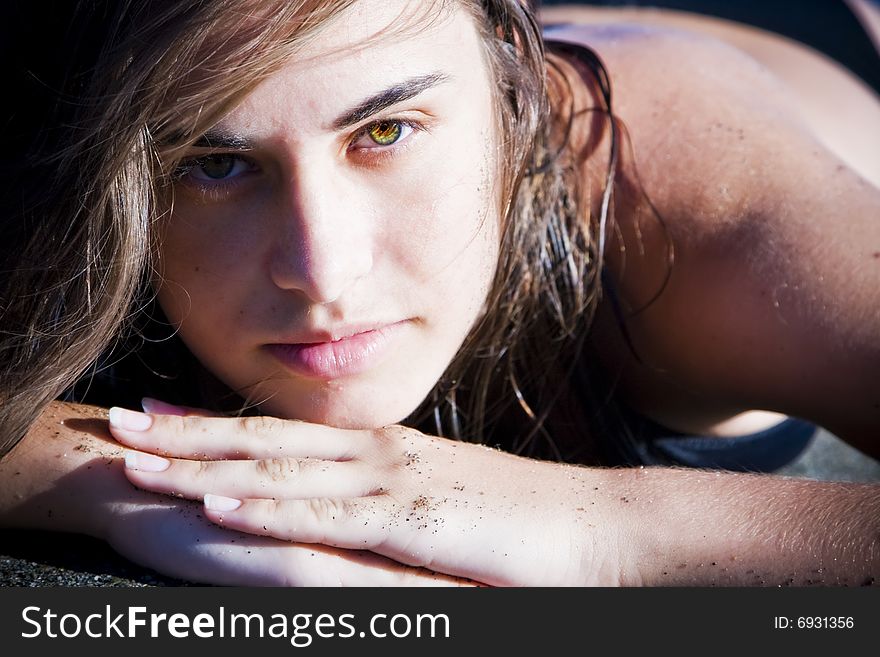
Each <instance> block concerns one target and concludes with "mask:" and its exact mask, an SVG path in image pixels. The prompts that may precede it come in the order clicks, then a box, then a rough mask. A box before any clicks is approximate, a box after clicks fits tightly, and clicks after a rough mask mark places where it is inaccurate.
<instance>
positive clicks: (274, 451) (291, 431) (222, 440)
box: [109, 407, 369, 460]
mask: <svg viewBox="0 0 880 657" xmlns="http://www.w3.org/2000/svg"><path fill="white" fill-rule="evenodd" d="M109 420H110V432H111V433H112V434H113V437H114V438H116V439H117V440H118V441H119V442H121V443H122V444H124V445H128V446H130V447H134V448H136V449H138V450H141V451H145V452H152V453H154V454H161V455H163V456H176V457H179V458H186V459H194V460H216V459H263V458H274V457H278V456H289V457H294V458H306V457H311V458H318V459H329V460H346V459H350V458H352V457H353V456H354V455H355V454H356V449H357V448H358V447H359V446H360V445H361V444H363V442H364V441H365V440H366V439H368V437H369V434H368V433H367V432H362V431H356V430H349V429H336V428H334V427H327V426H323V425H319V424H309V423H307V422H299V421H296V420H281V419H278V418H274V417H263V416H260V417H241V418H227V417H198V416H172V415H150V414H147V413H139V412H137V411H130V410H127V409H122V408H116V407H114V408H111V409H110V413H109Z"/></svg>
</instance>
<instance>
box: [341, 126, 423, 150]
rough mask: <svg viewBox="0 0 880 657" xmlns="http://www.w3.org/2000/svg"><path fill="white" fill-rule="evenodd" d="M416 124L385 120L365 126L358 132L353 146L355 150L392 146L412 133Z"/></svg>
mask: <svg viewBox="0 0 880 657" xmlns="http://www.w3.org/2000/svg"><path fill="white" fill-rule="evenodd" d="M414 127H415V126H413V125H412V124H411V123H408V122H406V121H393V120H384V121H377V122H376V123H371V124H370V125H368V126H365V127H364V128H363V129H362V130H361V131H360V133H359V134H358V136H357V138H356V139H355V141H354V142H353V143H352V145H351V148H353V149H355V150H360V149H363V150H374V149H377V147H378V149H382V148H385V147H388V146H391V145H393V144H395V143H397V142H399V141H401V140H403V139H406V138H407V137H408V136H409V135H410V133H412V131H413V129H414Z"/></svg>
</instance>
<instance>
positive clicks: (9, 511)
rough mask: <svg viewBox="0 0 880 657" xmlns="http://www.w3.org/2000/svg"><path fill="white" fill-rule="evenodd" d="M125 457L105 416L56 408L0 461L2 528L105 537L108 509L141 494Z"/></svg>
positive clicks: (89, 410)
mask: <svg viewBox="0 0 880 657" xmlns="http://www.w3.org/2000/svg"><path fill="white" fill-rule="evenodd" d="M121 455H122V448H121V447H120V446H119V445H118V444H116V443H115V442H114V441H113V439H112V438H111V437H110V435H109V433H108V432H107V430H106V412H105V411H103V410H102V409H98V408H95V407H90V406H81V405H75V404H65V403H60V402H56V403H53V404H50V405H49V406H48V407H47V408H46V410H45V411H44V412H43V414H42V415H41V416H40V418H39V420H38V421H37V422H36V423H35V424H34V426H33V427H32V428H31V430H30V431H29V432H28V434H27V435H26V436H25V437H24V439H22V441H21V442H19V443H18V445H16V446H15V448H14V449H13V450H12V451H11V452H10V453H9V454H7V455H6V456H4V457H3V459H2V460H0V526H3V527H21V528H30V529H47V530H54V531H71V532H80V533H86V534H90V535H93V536H101V535H102V533H103V525H102V515H103V514H102V513H101V508H102V504H103V503H106V502H107V501H108V500H113V499H117V500H118V499H119V498H120V496H125V495H134V494H136V493H135V491H133V490H132V489H131V486H130V485H129V484H128V483H127V481H126V480H125V477H124V476H123V475H122V469H121V464H120V457H121Z"/></svg>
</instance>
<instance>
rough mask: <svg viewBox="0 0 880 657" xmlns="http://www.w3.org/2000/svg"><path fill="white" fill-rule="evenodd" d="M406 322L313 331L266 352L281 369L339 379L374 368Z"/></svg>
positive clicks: (302, 374)
mask: <svg viewBox="0 0 880 657" xmlns="http://www.w3.org/2000/svg"><path fill="white" fill-rule="evenodd" d="M408 322H409V320H403V321H400V322H393V323H389V324H379V325H375V324H373V325H369V326H348V327H341V328H338V329H334V330H327V331H315V332H312V333H310V334H309V335H307V336H302V337H298V338H296V340H297V341H296V342H294V341H290V342H283V343H271V344H267V345H265V348H266V350H267V351H268V352H269V353H270V354H271V355H272V356H273V357H274V358H275V359H276V360H278V361H279V362H280V363H281V364H282V365H283V366H284V367H285V368H287V369H288V370H290V371H292V372H294V373H296V374H298V375H300V376H305V377H308V378H312V379H325V380H330V379H339V378H342V377H346V376H354V375H356V374H360V373H361V372H364V371H366V370H369V369H371V368H372V367H375V366H376V365H378V364H379V362H381V360H382V359H383V358H384V357H385V356H386V355H387V353H388V349H389V347H390V346H391V345H392V344H393V343H394V341H395V339H396V338H397V337H398V335H399V334H400V333H401V332H402V330H403V328H404V326H405V325H406V324H407V323H408Z"/></svg>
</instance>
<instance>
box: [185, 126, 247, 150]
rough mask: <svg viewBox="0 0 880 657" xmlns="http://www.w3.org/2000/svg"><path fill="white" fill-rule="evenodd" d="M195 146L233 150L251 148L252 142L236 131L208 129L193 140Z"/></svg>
mask: <svg viewBox="0 0 880 657" xmlns="http://www.w3.org/2000/svg"><path fill="white" fill-rule="evenodd" d="M193 146H194V147H195V148H223V149H228V150H234V151H249V150H253V148H254V144H253V142H252V141H251V140H250V139H248V138H247V137H245V136H244V135H240V134H238V133H236V132H228V131H226V130H218V129H217V128H215V129H213V130H208V132H206V133H205V134H203V135H202V136H201V137H199V138H198V139H196V140H195V142H193Z"/></svg>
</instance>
